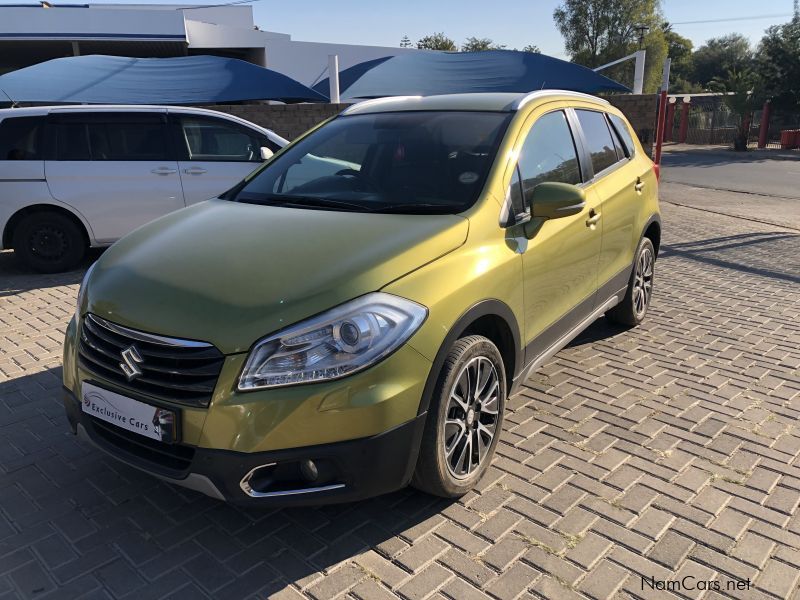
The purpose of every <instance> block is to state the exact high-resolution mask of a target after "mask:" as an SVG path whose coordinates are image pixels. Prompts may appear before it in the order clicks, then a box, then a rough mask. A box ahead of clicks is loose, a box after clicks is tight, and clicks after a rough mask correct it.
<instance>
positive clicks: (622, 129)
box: [608, 113, 636, 158]
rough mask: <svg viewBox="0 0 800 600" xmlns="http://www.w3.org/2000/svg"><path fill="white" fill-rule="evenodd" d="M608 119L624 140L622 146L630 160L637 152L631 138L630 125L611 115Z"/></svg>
mask: <svg viewBox="0 0 800 600" xmlns="http://www.w3.org/2000/svg"><path fill="white" fill-rule="evenodd" d="M608 118H609V119H611V125H612V126H613V128H614V130H615V131H616V132H617V134H618V135H619V137H620V139H621V140H622V145H623V146H624V147H625V154H626V155H627V156H628V157H629V158H630V157H631V156H633V154H634V152H635V151H636V145H635V144H634V143H633V137H631V131H630V129H628V125H627V124H626V123H625V121H623V120H622V119H621V118H619V117H618V116H617V115H612V114H611V113H609V114H608Z"/></svg>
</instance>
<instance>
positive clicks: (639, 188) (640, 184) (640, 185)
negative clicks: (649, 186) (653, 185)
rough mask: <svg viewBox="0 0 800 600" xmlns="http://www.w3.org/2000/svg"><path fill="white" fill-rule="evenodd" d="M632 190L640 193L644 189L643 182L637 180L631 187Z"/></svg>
mask: <svg viewBox="0 0 800 600" xmlns="http://www.w3.org/2000/svg"><path fill="white" fill-rule="evenodd" d="M633 189H635V190H636V191H637V192H641V191H642V190H643V189H644V181H642V180H641V179H637V180H636V185H634V186H633Z"/></svg>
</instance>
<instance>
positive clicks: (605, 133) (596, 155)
mask: <svg viewBox="0 0 800 600" xmlns="http://www.w3.org/2000/svg"><path fill="white" fill-rule="evenodd" d="M575 113H576V114H577V115H578V122H579V123H580V124H581V129H582V130H583V137H584V139H585V140H586V146H587V147H588V150H589V155H590V156H591V160H592V167H593V169H594V174H595V175H597V174H598V173H600V171H603V170H605V169H607V168H608V167H610V166H611V165H613V164H614V163H616V162H617V151H616V149H615V147H614V140H613V138H612V137H611V131H610V130H609V129H608V124H607V123H606V118H605V116H604V115H603V113H601V112H597V111H594V110H576V111H575Z"/></svg>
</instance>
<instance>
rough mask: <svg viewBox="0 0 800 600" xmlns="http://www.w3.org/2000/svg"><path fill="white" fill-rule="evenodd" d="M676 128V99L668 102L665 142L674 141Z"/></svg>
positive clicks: (673, 98)
mask: <svg viewBox="0 0 800 600" xmlns="http://www.w3.org/2000/svg"><path fill="white" fill-rule="evenodd" d="M674 126H675V97H674V96H673V97H672V98H670V99H669V102H667V120H666V121H665V122H664V141H665V142H671V141H672V137H673V136H672V130H673V128H674Z"/></svg>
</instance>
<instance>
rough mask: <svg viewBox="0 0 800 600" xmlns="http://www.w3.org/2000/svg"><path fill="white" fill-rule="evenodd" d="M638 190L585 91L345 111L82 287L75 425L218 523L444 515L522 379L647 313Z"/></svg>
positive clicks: (478, 467)
mask: <svg viewBox="0 0 800 600" xmlns="http://www.w3.org/2000/svg"><path fill="white" fill-rule="evenodd" d="M657 175H658V173H657V170H656V169H655V168H654V165H653V163H652V162H651V161H650V159H649V158H648V157H647V156H646V154H645V152H644V151H643V150H642V147H641V145H640V144H639V142H638V141H637V139H636V137H635V135H634V134H633V131H632V129H631V127H630V125H629V124H628V123H627V121H626V120H625V118H624V117H623V116H622V114H621V113H620V111H618V110H617V109H615V108H614V107H612V106H611V105H610V104H608V103H607V102H606V101H604V100H601V99H599V98H595V97H592V96H588V95H584V94H578V93H573V92H560V91H552V90H551V91H540V92H534V93H531V94H527V95H519V94H465V95H452V96H430V97H424V98H420V97H405V98H393V99H381V100H374V101H366V102H363V103H360V104H356V105H353V106H351V107H350V108H348V109H346V110H345V111H344V112H342V113H341V114H340V115H338V116H336V117H334V118H332V119H330V120H328V121H326V122H325V123H323V124H322V125H320V126H319V127H317V128H315V129H313V130H312V131H310V132H308V133H306V134H305V135H304V136H302V137H301V138H299V139H297V140H296V141H294V142H293V143H292V144H290V145H288V146H287V147H285V148H283V149H281V150H280V151H279V152H278V153H276V154H275V156H273V157H272V158H271V159H270V160H269V161H268V162H267V163H266V164H265V165H264V166H263V167H261V168H260V169H258V170H257V171H256V172H254V173H253V174H251V175H249V176H248V177H247V178H246V179H245V180H244V181H242V182H241V183H240V184H239V185H237V186H236V187H235V188H233V189H231V190H230V191H228V192H226V193H225V194H223V195H222V196H221V197H219V198H215V199H213V200H209V201H207V202H202V203H199V204H196V205H193V206H190V207H188V208H185V209H183V210H180V211H177V212H174V213H171V214H169V215H167V216H164V217H162V218H160V219H158V220H156V221H154V222H152V223H150V224H148V225H145V226H143V227H141V228H140V229H138V230H136V231H134V232H133V233H131V234H129V235H128V236H126V237H124V238H123V239H121V240H120V241H119V242H117V243H116V244H114V245H113V246H112V247H111V248H110V249H108V250H107V251H106V252H105V253H104V254H103V256H102V257H101V258H100V259H99V260H98V261H97V262H96V263H95V264H94V265H93V266H92V267H91V268H90V269H89V271H88V272H87V273H86V276H85V278H84V281H83V284H82V286H81V288H80V292H79V294H78V309H77V312H76V314H75V317H74V318H73V319H72V321H71V322H70V324H69V327H68V329H67V335H66V342H65V346H64V389H65V393H64V397H65V406H66V411H67V416H68V418H69V422H70V425H71V427H72V430H73V431H74V432H75V433H77V434H78V435H80V436H81V437H84V438H86V439H88V440H90V441H91V442H93V443H94V444H95V445H96V446H97V447H98V448H99V449H101V450H103V451H105V452H107V453H108V454H110V455H112V456H114V457H116V458H118V459H119V460H121V461H123V462H125V463H127V464H129V465H131V466H134V467H137V468H139V469H142V470H145V471H147V472H148V473H152V474H153V475H155V476H157V477H160V478H163V479H164V480H166V481H169V482H173V483H176V484H180V485H183V486H186V487H189V488H192V489H194V490H198V491H201V492H203V493H205V494H208V495H210V496H212V497H215V498H219V499H224V500H228V501H231V502H239V503H255V504H265V505H267V504H310V503H321V502H340V501H350V500H354V499H358V498H364V497H367V496H373V495H377V494H382V493H385V492H389V491H392V490H396V489H398V488H401V487H403V486H406V485H408V484H409V483H410V484H412V485H414V486H416V487H417V488H419V489H421V490H425V491H427V492H429V493H432V494H437V495H440V496H445V497H457V496H459V495H462V494H464V493H466V492H467V491H468V490H469V489H470V488H471V487H473V486H474V485H475V484H476V482H477V481H478V480H479V479H480V478H481V476H482V475H483V474H484V472H485V471H486V469H487V467H488V466H489V464H490V462H491V460H492V457H493V455H494V452H495V447H496V446H497V443H498V439H499V438H500V436H501V435H502V426H503V410H504V407H505V404H506V400H507V398H508V397H509V396H511V395H512V394H514V393H515V392H516V390H517V389H518V388H519V387H520V386H521V385H522V383H523V382H524V381H525V379H526V377H527V376H528V375H529V374H530V373H531V372H532V371H533V370H534V369H536V368H537V367H538V366H540V365H542V364H543V363H544V362H545V361H546V360H548V359H549V358H550V357H551V356H552V355H553V354H554V353H555V352H557V351H558V350H559V349H560V348H563V347H564V346H565V345H566V344H567V343H569V341H570V340H572V339H573V338H574V337H575V336H576V335H578V333H580V332H581V331H582V330H583V329H584V328H586V327H587V326H588V325H589V324H591V323H592V322H593V321H594V320H595V319H596V318H598V317H599V316H601V315H605V316H606V317H607V318H609V319H611V320H613V321H616V322H619V323H622V324H625V325H628V326H634V325H637V324H638V323H639V322H640V321H641V320H642V319H643V318H644V316H645V313H646V312H647V309H648V305H649V303H650V299H651V295H652V290H653V269H654V264H655V260H656V256H657V253H658V246H659V241H660V238H661V225H660V219H659V209H658V189H657V186H658V182H657Z"/></svg>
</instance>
